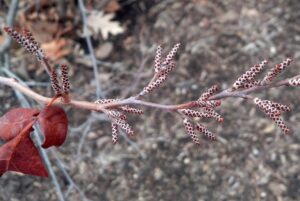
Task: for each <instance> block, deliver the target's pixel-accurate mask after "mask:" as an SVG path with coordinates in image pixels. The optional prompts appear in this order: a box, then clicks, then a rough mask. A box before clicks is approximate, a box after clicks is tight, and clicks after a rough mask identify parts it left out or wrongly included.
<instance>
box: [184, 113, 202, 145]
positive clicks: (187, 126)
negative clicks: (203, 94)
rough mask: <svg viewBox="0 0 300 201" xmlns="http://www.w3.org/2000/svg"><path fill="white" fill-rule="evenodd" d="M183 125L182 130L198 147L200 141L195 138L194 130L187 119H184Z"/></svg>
mask: <svg viewBox="0 0 300 201" xmlns="http://www.w3.org/2000/svg"><path fill="white" fill-rule="evenodd" d="M183 125H184V128H185V130H186V132H187V134H188V135H189V136H190V137H191V139H192V141H193V142H194V143H195V144H196V145H200V140H199V139H198V138H197V136H196V133H195V128H194V126H193V124H192V123H191V122H190V121H189V120H188V119H184V120H183Z"/></svg>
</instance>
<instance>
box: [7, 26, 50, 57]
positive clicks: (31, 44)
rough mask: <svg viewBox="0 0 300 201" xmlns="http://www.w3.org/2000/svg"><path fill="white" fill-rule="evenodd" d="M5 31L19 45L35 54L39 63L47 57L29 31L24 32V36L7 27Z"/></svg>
mask: <svg viewBox="0 0 300 201" xmlns="http://www.w3.org/2000/svg"><path fill="white" fill-rule="evenodd" d="M4 31H6V32H7V34H8V35H10V36H11V37H12V38H13V39H15V40H16V41H17V43H19V44H20V45H21V46H22V47H24V48H25V49H26V50H27V51H28V52H30V53H31V54H35V56H36V58H37V59H38V60H39V61H41V60H42V59H44V58H45V57H46V56H45V54H44V52H43V50H42V49H41V48H40V47H39V45H38V43H37V42H36V41H35V40H34V38H33V36H32V34H31V33H30V32H29V31H28V30H24V31H23V34H24V35H22V34H20V33H18V32H17V31H15V30H14V29H12V28H10V27H5V28H4Z"/></svg>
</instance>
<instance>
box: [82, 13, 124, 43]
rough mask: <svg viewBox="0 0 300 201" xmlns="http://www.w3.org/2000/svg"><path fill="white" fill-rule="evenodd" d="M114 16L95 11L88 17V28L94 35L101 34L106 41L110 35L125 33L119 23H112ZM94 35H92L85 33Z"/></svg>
mask: <svg viewBox="0 0 300 201" xmlns="http://www.w3.org/2000/svg"><path fill="white" fill-rule="evenodd" d="M113 17H114V14H104V13H103V12H102V11H100V12H98V11H94V12H92V13H91V14H90V15H89V16H88V22H87V24H88V26H89V27H90V29H91V30H92V31H93V32H94V33H99V32H101V34H102V37H103V38H104V39H107V38H108V35H109V33H111V34H112V35H117V34H120V33H123V31H124V29H123V27H121V26H120V23H119V22H113V21H111V20H112V19H113ZM85 34H87V35H92V34H91V33H85Z"/></svg>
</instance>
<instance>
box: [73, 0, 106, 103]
mask: <svg viewBox="0 0 300 201" xmlns="http://www.w3.org/2000/svg"><path fill="white" fill-rule="evenodd" d="M78 5H79V9H80V13H81V17H82V22H83V33H84V34H85V35H86V36H85V40H86V43H87V45H88V49H89V53H90V56H91V60H92V64H93V70H94V77H95V83H96V96H97V99H99V98H101V97H102V96H103V94H102V90H101V85H100V80H99V72H98V66H97V59H96V56H95V52H94V49H93V45H92V41H91V37H90V36H88V35H87V19H86V15H85V6H84V4H83V1H82V0H78Z"/></svg>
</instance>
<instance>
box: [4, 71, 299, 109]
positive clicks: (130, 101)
mask: <svg viewBox="0 0 300 201" xmlns="http://www.w3.org/2000/svg"><path fill="white" fill-rule="evenodd" d="M298 77H300V76H299V75H298V76H295V77H293V78H298ZM289 79H291V78H288V79H285V80H282V81H279V82H277V83H275V84H270V85H263V86H255V87H252V88H249V89H242V90H239V91H230V90H229V89H227V90H223V91H221V92H219V93H216V94H215V95H213V96H211V97H210V98H209V99H208V100H220V99H225V98H230V97H233V98H244V99H252V96H250V95H249V94H251V93H256V92H260V91H264V90H268V89H270V88H278V87H281V86H285V85H288V81H289ZM0 84H3V85H6V86H9V87H11V88H13V89H16V90H18V91H20V92H21V93H23V94H24V95H26V96H28V97H29V98H31V99H33V100H35V101H37V102H39V103H41V104H48V103H49V102H51V100H52V98H50V97H45V96H42V95H40V94H38V93H36V92H34V91H33V90H31V89H30V88H28V87H26V86H23V85H22V84H20V83H19V82H18V81H16V80H15V79H12V78H6V77H2V76H0ZM53 104H54V105H61V106H67V105H68V106H71V107H74V108H78V109H86V110H93V111H98V112H103V109H105V108H115V107H119V106H123V105H140V106H145V107H150V108H156V109H161V110H178V109H186V108H191V107H193V106H194V104H195V102H194V101H190V102H186V103H182V104H177V105H164V104H159V103H154V102H147V101H143V100H140V99H138V97H129V98H126V99H122V100H117V101H115V102H111V103H105V104H98V103H93V102H87V101H77V100H73V99H71V100H70V101H69V102H65V101H63V100H61V99H56V100H55V102H54V103H53Z"/></svg>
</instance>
